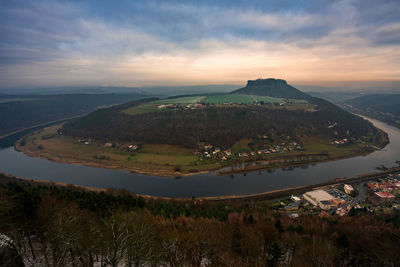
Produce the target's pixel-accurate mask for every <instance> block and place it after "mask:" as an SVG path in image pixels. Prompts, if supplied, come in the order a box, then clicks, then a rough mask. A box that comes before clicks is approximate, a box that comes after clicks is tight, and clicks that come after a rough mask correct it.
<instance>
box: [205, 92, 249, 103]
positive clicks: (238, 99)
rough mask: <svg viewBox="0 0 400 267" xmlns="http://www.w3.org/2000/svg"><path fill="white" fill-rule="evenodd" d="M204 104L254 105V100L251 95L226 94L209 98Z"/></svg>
mask: <svg viewBox="0 0 400 267" xmlns="http://www.w3.org/2000/svg"><path fill="white" fill-rule="evenodd" d="M204 102H205V103H210V104H224V103H228V104H253V103H254V99H253V98H252V97H251V96H249V95H234V94H225V95H213V96H208V97H207V98H206V99H205V100H204Z"/></svg>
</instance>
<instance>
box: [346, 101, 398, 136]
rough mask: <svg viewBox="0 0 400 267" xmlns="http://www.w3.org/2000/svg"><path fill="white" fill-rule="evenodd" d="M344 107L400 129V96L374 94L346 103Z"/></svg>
mask: <svg viewBox="0 0 400 267" xmlns="http://www.w3.org/2000/svg"><path fill="white" fill-rule="evenodd" d="M343 106H344V107H345V108H346V109H347V110H349V111H352V112H355V113H358V114H363V115H366V116H369V117H372V118H375V119H378V120H381V121H384V122H386V123H389V124H391V125H394V126H396V127H398V128H400V94H388V95H386V94H380V95H379V94H373V95H366V96H361V97H357V98H354V99H350V100H348V101H346V102H345V103H344V104H343Z"/></svg>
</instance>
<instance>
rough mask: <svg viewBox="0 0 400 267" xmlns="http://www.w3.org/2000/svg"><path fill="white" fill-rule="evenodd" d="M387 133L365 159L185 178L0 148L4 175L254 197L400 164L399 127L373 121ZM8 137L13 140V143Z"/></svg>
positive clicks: (165, 192) (174, 193) (152, 191)
mask: <svg viewBox="0 0 400 267" xmlns="http://www.w3.org/2000/svg"><path fill="white" fill-rule="evenodd" d="M369 120H370V121H371V122H372V123H373V124H374V125H375V126H376V127H378V128H380V129H382V130H384V131H385V132H387V133H388V134H389V140H390V142H389V144H388V145H387V146H386V147H385V148H384V149H382V150H379V151H375V152H373V153H371V154H369V155H367V156H359V157H354V158H349V159H342V160H337V161H331V162H323V163H318V164H315V165H310V166H303V167H297V168H286V169H277V170H274V171H271V170H270V171H267V170H264V171H255V172H251V173H247V174H236V175H234V176H233V177H232V176H218V175H216V174H215V173H206V174H199V175H193V176H187V177H183V178H179V179H177V178H170V177H159V176H150V175H143V174H133V173H130V172H128V171H124V170H109V169H103V168H93V167H87V166H81V165H71V164H64V163H56V162H52V161H49V160H46V159H40V158H32V157H29V156H27V155H25V154H24V153H22V152H17V151H15V150H14V148H13V146H12V142H10V144H9V145H8V146H5V147H4V145H3V148H0V172H4V173H9V174H11V175H14V176H19V177H25V178H29V179H41V180H49V181H54V182H63V183H69V184H76V185H84V186H90V187H98V188H118V189H127V190H130V191H132V192H134V193H137V194H146V195H154V196H164V197H189V198H190V197H200V196H202V197H204V196H223V195H245V194H256V193H262V192H266V191H270V190H276V189H282V188H288V187H295V186H301V185H312V184H318V183H322V182H326V181H329V180H332V179H334V178H339V177H354V176H357V175H359V174H364V173H369V172H373V171H376V169H375V168H376V167H377V166H379V165H385V166H388V167H391V166H394V165H396V163H395V162H396V160H400V129H397V128H395V127H392V126H390V125H388V124H385V123H383V122H380V121H376V120H372V119H369ZM14 139H15V137H14ZM14 139H13V137H10V140H14Z"/></svg>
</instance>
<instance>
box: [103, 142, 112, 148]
mask: <svg viewBox="0 0 400 267" xmlns="http://www.w3.org/2000/svg"><path fill="white" fill-rule="evenodd" d="M104 146H105V147H112V143H105V144H104Z"/></svg>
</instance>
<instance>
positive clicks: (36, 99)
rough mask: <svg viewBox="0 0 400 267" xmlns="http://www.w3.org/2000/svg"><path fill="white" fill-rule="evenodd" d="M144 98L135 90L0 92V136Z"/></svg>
mask: <svg viewBox="0 0 400 267" xmlns="http://www.w3.org/2000/svg"><path fill="white" fill-rule="evenodd" d="M143 97H144V95H142V94H137V93H132V94H65V95H44V96H41V95H4V94H3V95H0V135H2V134H5V133H9V132H12V131H15V130H19V129H21V128H27V127H31V126H34V125H37V124H41V123H45V122H48V121H54V120H60V119H64V118H68V117H73V116H78V115H84V114H87V113H89V112H92V111H94V110H95V109H97V108H99V107H105V106H110V105H115V104H120V103H123V102H127V101H130V100H134V99H138V98H143Z"/></svg>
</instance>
